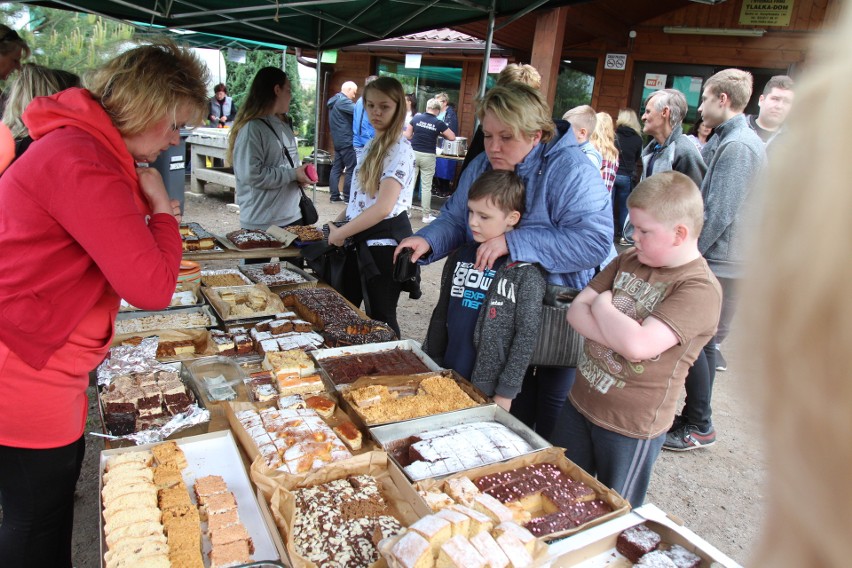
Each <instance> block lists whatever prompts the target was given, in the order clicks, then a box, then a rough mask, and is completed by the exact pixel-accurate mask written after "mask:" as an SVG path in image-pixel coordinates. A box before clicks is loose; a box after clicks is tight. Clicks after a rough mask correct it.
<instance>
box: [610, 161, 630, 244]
mask: <svg viewBox="0 0 852 568" xmlns="http://www.w3.org/2000/svg"><path fill="white" fill-rule="evenodd" d="M631 191H633V180H632V179H631V178H630V176H615V183H614V184H613V186H612V219H613V222H614V223H615V238H616V239H620V238H621V236H622V231H623V230H624V223H625V222H626V221H627V198H628V197H629V196H630V192H631Z"/></svg>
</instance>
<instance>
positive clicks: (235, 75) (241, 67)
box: [225, 49, 281, 108]
mask: <svg viewBox="0 0 852 568" xmlns="http://www.w3.org/2000/svg"><path fill="white" fill-rule="evenodd" d="M263 67H277V68H278V69H281V52H280V51H269V50H263V49H258V50H255V51H248V52H246V61H245V63H238V62H236V61H230V60H228V59H227V58H225V70H226V71H227V73H228V81H227V84H228V92H229V93H230V94H231V97H233V99H234V102H235V103H236V104H237V108H240V107H241V106H242V104H243V101H244V100H245V98H246V95H247V94H248V90H249V87H250V86H251V82H252V79H254V76H255V74H256V73H257V72H258V70H260V69H261V68H263Z"/></svg>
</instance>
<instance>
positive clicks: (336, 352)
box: [311, 339, 443, 391]
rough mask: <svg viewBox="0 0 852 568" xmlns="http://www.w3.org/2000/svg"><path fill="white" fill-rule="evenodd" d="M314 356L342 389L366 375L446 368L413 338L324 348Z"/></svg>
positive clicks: (402, 374)
mask: <svg viewBox="0 0 852 568" xmlns="http://www.w3.org/2000/svg"><path fill="white" fill-rule="evenodd" d="M311 357H313V358H314V359H315V360H316V362H317V364H318V365H319V367H320V369H321V370H322V372H323V373H324V374H325V375H326V376H327V377H328V378H329V380H330V381H331V382H332V383H333V384H334V385H335V387H336V388H337V389H338V390H341V391H343V390H346V389H348V388H349V385H350V384H351V383H353V382H355V381H356V380H358V379H359V378H361V377H365V376H375V375H395V376H405V375H416V374H418V373H428V372H430V371H432V372H440V371H442V370H443V369H442V368H441V367H440V366H439V365H438V364H437V363H435V362H434V361H433V360H432V359H431V358H430V357H429V356H428V355H426V354H425V353H424V352H423V350H422V349H421V348H420V344H419V343H417V342H416V341H414V340H411V339H403V340H400V341H387V342H382V343H371V344H367V345H352V346H347V347H337V348H331V349H321V350H317V351H314V352H312V353H311Z"/></svg>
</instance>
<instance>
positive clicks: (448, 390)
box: [343, 374, 477, 425]
mask: <svg viewBox="0 0 852 568" xmlns="http://www.w3.org/2000/svg"><path fill="white" fill-rule="evenodd" d="M383 378H384V377H383ZM406 378H407V377H400V379H401V381H400V384H398V385H397V384H394V385H393V386H390V387H389V386H387V385H384V384H381V385H371V386H367V387H361V388H353V389H350V390H348V391H346V393H345V394H344V395H343V397H344V398H345V399H346V400H347V401H349V402H350V403H351V405H352V407H353V408H354V409H355V411H356V412H357V413H358V414H359V415H360V416H361V417H362V418H363V419H364V421H365V422H366V423H367V424H368V425H373V424H385V423H387V422H397V421H400V420H409V419H412V418H420V417H421V416H431V415H433V414H440V413H442V412H451V411H453V410H461V409H463V408H470V407H473V406H476V404H477V403H476V402H475V401H474V400H473V399H472V398H470V396H469V395H468V394H467V393H465V392H464V391H463V390H462V389H461V388H460V387H459V385H458V383H457V382H456V381H455V380H453V379H452V378H450V377H445V376H441V375H439V374H434V375H430V376H428V377H426V378H423V379H422V380H419V381H418V382H417V383H416V384H415V385H411V384H409V385H406V384H405V382H403V381H404V380H405V379H406Z"/></svg>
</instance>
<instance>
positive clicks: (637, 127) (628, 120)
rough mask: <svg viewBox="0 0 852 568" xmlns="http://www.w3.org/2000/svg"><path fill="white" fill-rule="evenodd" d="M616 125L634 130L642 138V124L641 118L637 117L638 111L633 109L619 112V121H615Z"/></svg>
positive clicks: (624, 109)
mask: <svg viewBox="0 0 852 568" xmlns="http://www.w3.org/2000/svg"><path fill="white" fill-rule="evenodd" d="M615 125H616V126H627V127H628V128H632V129H633V130H634V131H635V132H636V134H638V135H639V136H642V124H641V123H640V122H639V117H638V116H636V111H635V110H633V109H632V108H623V109H621V110H620V111H618V120H616V121H615Z"/></svg>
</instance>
